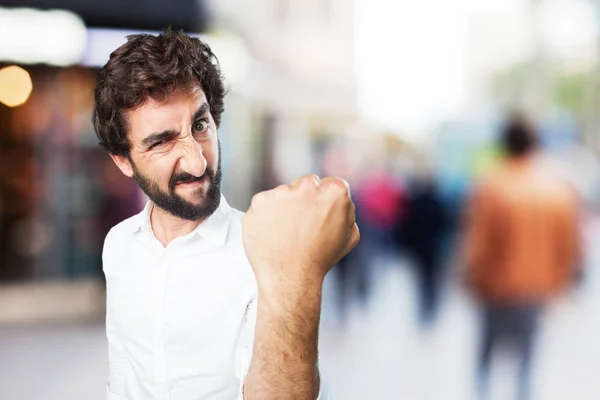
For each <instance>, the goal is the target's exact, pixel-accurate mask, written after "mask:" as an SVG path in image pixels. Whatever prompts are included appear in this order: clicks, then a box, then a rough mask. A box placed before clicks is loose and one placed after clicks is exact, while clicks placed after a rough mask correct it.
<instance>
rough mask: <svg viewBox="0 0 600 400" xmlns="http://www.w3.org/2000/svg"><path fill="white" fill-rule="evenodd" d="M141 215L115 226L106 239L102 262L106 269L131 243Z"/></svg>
mask: <svg viewBox="0 0 600 400" xmlns="http://www.w3.org/2000/svg"><path fill="white" fill-rule="evenodd" d="M139 216H140V214H136V215H134V216H132V217H129V218H127V219H126V220H124V221H122V222H120V223H118V224H117V225H115V226H113V227H112V228H111V230H110V231H109V232H108V234H107V235H106V237H105V238H104V246H103V247H102V262H103V264H104V266H105V267H106V265H107V264H109V263H110V261H111V260H113V259H114V258H115V257H119V254H122V253H123V252H124V251H126V249H127V248H128V246H129V245H130V243H131V240H132V238H133V235H134V233H135V231H136V229H137V227H138V224H139V219H138V218H139Z"/></svg>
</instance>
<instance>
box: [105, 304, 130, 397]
mask: <svg viewBox="0 0 600 400" xmlns="http://www.w3.org/2000/svg"><path fill="white" fill-rule="evenodd" d="M106 337H107V339H108V384H107V388H106V392H107V395H106V400H118V399H120V396H121V395H122V394H123V391H124V387H125V367H126V365H127V358H126V353H125V349H124V347H123V344H122V343H121V341H120V339H119V335H118V333H117V327H116V325H115V322H114V318H113V314H112V311H111V307H110V300H108V299H107V307H106Z"/></svg>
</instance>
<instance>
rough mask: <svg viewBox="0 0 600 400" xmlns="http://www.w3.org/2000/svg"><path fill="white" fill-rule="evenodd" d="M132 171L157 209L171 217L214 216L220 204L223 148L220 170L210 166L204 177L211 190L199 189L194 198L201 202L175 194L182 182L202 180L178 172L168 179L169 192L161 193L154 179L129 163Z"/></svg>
mask: <svg viewBox="0 0 600 400" xmlns="http://www.w3.org/2000/svg"><path fill="white" fill-rule="evenodd" d="M130 163H131V166H132V169H133V179H135V181H136V182H137V184H138V186H139V187H140V189H142V191H143V192H144V193H145V194H146V196H148V198H149V199H150V201H152V202H153V203H154V204H155V205H156V206H157V207H159V208H161V209H163V210H164V211H166V212H168V213H169V214H171V215H173V216H175V217H178V218H181V219H185V220H188V221H197V220H199V219H203V218H206V217H209V216H210V215H212V214H213V213H214V212H215V211H216V210H217V208H218V207H219V204H220V202H221V178H222V172H221V148H220V146H219V162H218V163H217V170H216V171H215V170H214V169H213V168H211V167H209V166H207V167H206V171H205V172H204V175H203V176H202V178H205V179H208V189H206V191H204V190H203V188H198V189H197V190H196V191H195V192H194V193H193V196H194V198H196V199H201V200H200V203H198V204H196V203H193V202H190V201H188V200H186V199H184V198H183V197H181V196H180V195H178V194H177V193H176V192H175V187H176V185H177V184H178V183H181V182H194V181H199V180H200V179H201V178H200V177H197V176H194V175H192V174H189V173H187V172H183V171H182V172H177V173H174V174H173V175H171V179H169V190H168V192H166V191H164V190H162V189H161V188H160V186H159V184H158V183H157V182H156V181H154V180H153V179H152V178H150V177H148V176H146V175H144V174H142V173H141V172H140V170H138V169H137V167H136V166H135V164H134V163H133V162H132V161H131V160H130Z"/></svg>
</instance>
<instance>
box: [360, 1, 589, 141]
mask: <svg viewBox="0 0 600 400" xmlns="http://www.w3.org/2000/svg"><path fill="white" fill-rule="evenodd" d="M355 7H356V53H355V56H356V65H357V80H358V88H359V99H358V101H359V105H360V108H361V112H362V113H363V115H364V117H366V118H368V119H369V120H371V121H373V122H376V123H378V124H381V125H383V126H385V127H389V128H391V129H395V130H397V131H398V132H402V135H403V136H406V135H417V136H418V135H422V134H423V133H424V132H426V131H427V129H428V128H431V126H432V125H434V124H435V123H436V122H438V121H439V120H440V119H442V118H444V117H447V116H451V115H456V114H457V113H459V112H460V111H461V110H462V109H464V108H466V107H469V106H472V104H471V103H472V102H474V100H473V99H474V98H476V94H477V93H476V91H477V89H478V87H477V85H476V84H474V83H476V82H477V81H478V79H481V78H482V76H485V75H486V74H488V73H490V72H492V71H494V70H500V69H502V68H506V67H507V66H509V65H511V64H514V63H516V62H519V61H524V60H526V59H527V58H528V57H532V55H533V54H535V49H536V43H538V45H539V46H541V48H542V49H543V50H545V51H547V52H550V53H556V54H557V55H559V56H562V57H571V58H574V57H586V58H587V59H593V56H594V55H595V50H596V46H595V40H596V39H595V38H596V37H597V34H596V33H597V30H598V23H597V17H596V16H595V13H594V9H593V7H592V6H591V5H590V3H589V2H587V1H585V0H535V1H534V0H503V1H491V2H490V1H477V0H422V1H411V0H398V1H387V0H355ZM534 7H538V9H537V10H538V12H537V13H536V14H535V15H537V16H536V17H534V13H533V10H534Z"/></svg>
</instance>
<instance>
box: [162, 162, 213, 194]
mask: <svg viewBox="0 0 600 400" xmlns="http://www.w3.org/2000/svg"><path fill="white" fill-rule="evenodd" d="M203 177H207V178H208V179H210V180H211V181H212V179H213V171H212V169H211V168H210V167H207V168H206V171H205V172H204V174H203V175H202V176H195V175H192V174H190V173H188V172H185V171H181V172H177V173H175V174H173V175H172V176H171V179H170V180H169V188H170V189H171V190H173V189H174V188H175V185H177V184H178V183H190V182H197V181H199V180H201V179H202V178H203Z"/></svg>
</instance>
